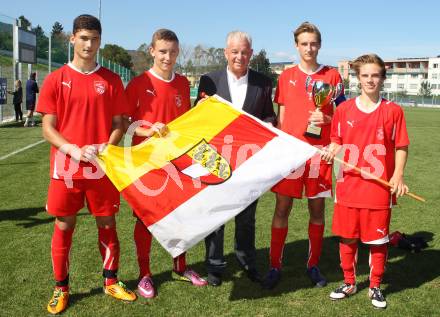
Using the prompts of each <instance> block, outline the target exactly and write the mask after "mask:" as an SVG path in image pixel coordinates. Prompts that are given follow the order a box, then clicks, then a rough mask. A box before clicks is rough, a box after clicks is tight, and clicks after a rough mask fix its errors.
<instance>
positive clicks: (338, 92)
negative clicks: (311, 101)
mask: <svg viewBox="0 0 440 317" xmlns="http://www.w3.org/2000/svg"><path fill="white" fill-rule="evenodd" d="M343 89H344V86H343V85H342V83H337V84H336V87H335V92H334V95H333V101H335V100H336V99H338V98H339V96H340V95H341V94H342V90H343Z"/></svg>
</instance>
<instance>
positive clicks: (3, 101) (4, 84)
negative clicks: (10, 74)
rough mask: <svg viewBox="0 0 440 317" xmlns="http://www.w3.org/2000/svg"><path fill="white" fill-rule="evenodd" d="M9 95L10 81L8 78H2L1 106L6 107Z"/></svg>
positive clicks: (0, 84)
mask: <svg viewBox="0 0 440 317" xmlns="http://www.w3.org/2000/svg"><path fill="white" fill-rule="evenodd" d="M7 94H8V81H7V80H6V78H0V105H5V104H6V101H7V98H6V96H7Z"/></svg>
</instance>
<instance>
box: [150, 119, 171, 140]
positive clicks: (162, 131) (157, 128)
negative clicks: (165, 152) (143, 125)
mask: <svg viewBox="0 0 440 317" xmlns="http://www.w3.org/2000/svg"><path fill="white" fill-rule="evenodd" d="M150 130H151V131H152V134H151V136H153V135H154V134H155V133H157V134H158V135H159V136H160V137H164V136H166V135H167V134H168V132H169V130H168V127H167V125H166V124H163V123H162V122H156V123H154V124H153V125H152V126H151V128H150Z"/></svg>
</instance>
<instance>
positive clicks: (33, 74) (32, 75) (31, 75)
mask: <svg viewBox="0 0 440 317" xmlns="http://www.w3.org/2000/svg"><path fill="white" fill-rule="evenodd" d="M29 78H30V79H33V80H35V78H37V73H31V74H30V76H29Z"/></svg>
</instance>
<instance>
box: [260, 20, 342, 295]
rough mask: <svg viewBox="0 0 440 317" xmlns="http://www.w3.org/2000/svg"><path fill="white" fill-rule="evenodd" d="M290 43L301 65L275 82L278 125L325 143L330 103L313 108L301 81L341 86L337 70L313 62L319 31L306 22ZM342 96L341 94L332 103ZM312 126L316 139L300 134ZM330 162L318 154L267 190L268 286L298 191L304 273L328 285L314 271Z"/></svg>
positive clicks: (277, 273)
mask: <svg viewBox="0 0 440 317" xmlns="http://www.w3.org/2000/svg"><path fill="white" fill-rule="evenodd" d="M294 38H295V45H296V49H297V51H298V54H299V57H300V63H299V64H298V65H296V66H295V67H292V68H289V69H287V70H285V71H284V72H283V73H282V74H281V76H280V78H279V81H278V86H277V90H276V93H275V100H274V101H275V102H276V103H278V105H279V112H278V127H279V128H280V129H281V130H283V131H285V132H287V133H289V134H291V135H293V136H294V137H296V138H298V139H300V140H302V141H304V142H307V143H309V144H312V145H315V146H320V147H323V146H327V145H328V144H329V143H330V122H331V118H332V115H333V102H329V103H327V104H325V105H323V107H322V108H321V109H320V110H317V109H316V106H315V104H314V101H313V98H312V95H311V94H309V93H308V92H307V91H306V86H307V85H306V83H307V82H309V83H313V82H316V81H323V82H325V83H327V84H330V85H332V86H334V87H336V86H337V85H340V86H341V85H342V80H341V77H340V75H339V73H338V71H337V70H336V69H334V68H331V67H329V66H325V65H321V64H318V61H317V57H318V52H319V49H320V48H321V33H320V32H319V29H318V28H317V27H316V26H315V25H313V24H311V23H309V22H304V23H302V24H301V25H300V26H299V27H298V28H297V29H296V30H295V32H294ZM343 100H345V97H344V95H343V93H342V94H341V96H340V97H339V98H338V99H336V100H335V103H336V104H338V103H339V102H341V101H343ZM308 124H313V125H315V126H319V127H320V128H321V129H322V132H321V135H320V137H319V138H313V137H310V136H308V135H305V132H306V130H307V125H308ZM331 189H332V165H331V164H328V163H327V162H324V161H321V159H320V157H319V156H318V155H317V156H315V157H313V158H311V159H310V160H308V161H307V162H306V164H305V166H304V169H300V170H297V171H295V172H294V173H293V174H291V175H289V177H287V178H286V179H284V180H282V181H281V182H280V183H278V184H277V185H275V186H274V187H273V188H272V191H273V192H275V193H276V206H275V213H274V216H273V220H272V238H271V244H270V266H271V267H270V270H269V273H268V274H267V276H266V278H265V280H264V282H263V287H265V288H269V289H270V288H273V287H275V286H276V285H277V283H278V282H279V280H280V278H281V264H282V256H283V249H284V244H285V241H286V237H287V231H288V218H289V214H290V211H291V209H292V204H293V198H296V199H301V198H302V194H303V190H305V196H306V197H307V198H308V209H309V215H310V220H309V228H308V234H309V254H308V260H307V271H306V272H307V274H308V276H309V277H310V279H311V281H312V283H313V284H314V285H315V286H317V287H323V286H325V285H326V284H327V282H326V280H325V278H324V277H323V276H322V275H321V273H320V271H319V269H318V261H319V257H320V255H321V249H322V240H323V234H324V209H325V198H326V197H331V192H332V191H331Z"/></svg>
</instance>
